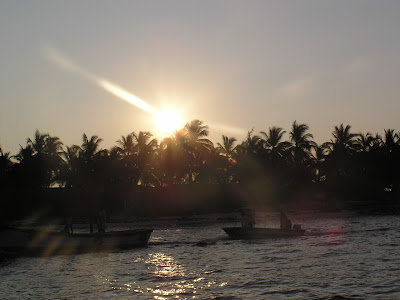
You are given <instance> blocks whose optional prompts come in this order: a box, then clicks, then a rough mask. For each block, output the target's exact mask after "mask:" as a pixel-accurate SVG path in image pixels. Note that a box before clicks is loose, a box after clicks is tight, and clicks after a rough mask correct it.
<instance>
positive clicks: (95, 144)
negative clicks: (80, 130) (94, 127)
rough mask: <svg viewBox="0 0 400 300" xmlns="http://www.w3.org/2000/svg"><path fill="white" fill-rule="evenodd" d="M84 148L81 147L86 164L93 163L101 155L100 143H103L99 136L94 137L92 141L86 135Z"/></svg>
mask: <svg viewBox="0 0 400 300" xmlns="http://www.w3.org/2000/svg"><path fill="white" fill-rule="evenodd" d="M82 140H83V143H82V146H81V150H80V151H81V156H82V158H83V159H84V161H85V162H86V163H89V162H93V161H94V160H95V158H96V156H98V155H99V153H100V152H101V151H102V150H99V147H100V143H101V142H102V141H103V140H102V139H100V138H99V137H98V136H97V135H93V136H92V137H91V138H90V139H89V138H88V137H87V135H86V134H85V133H84V134H83V136H82Z"/></svg>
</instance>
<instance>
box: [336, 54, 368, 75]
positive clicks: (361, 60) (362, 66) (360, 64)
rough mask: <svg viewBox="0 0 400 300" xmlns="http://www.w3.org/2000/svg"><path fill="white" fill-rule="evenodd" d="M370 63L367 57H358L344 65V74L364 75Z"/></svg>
mask: <svg viewBox="0 0 400 300" xmlns="http://www.w3.org/2000/svg"><path fill="white" fill-rule="evenodd" d="M369 65H370V61H369V60H368V59H367V58H365V57H361V56H360V57H357V58H355V59H353V60H351V61H349V62H348V63H345V64H344V65H343V68H342V69H343V72H345V73H348V74H355V73H362V72H364V71H366V69H367V68H368V66H369Z"/></svg>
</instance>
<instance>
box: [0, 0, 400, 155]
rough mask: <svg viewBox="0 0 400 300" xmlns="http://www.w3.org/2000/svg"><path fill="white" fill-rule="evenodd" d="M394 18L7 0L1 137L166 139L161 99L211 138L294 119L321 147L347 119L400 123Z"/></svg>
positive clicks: (0, 64) (281, 4) (302, 4)
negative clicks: (142, 134) (159, 115)
mask: <svg viewBox="0 0 400 300" xmlns="http://www.w3.org/2000/svg"><path fill="white" fill-rule="evenodd" d="M399 28H400V1H396V0H393V1H386V0H380V1H368V0H335V1H324V0H318V1H317V0H315V1H311V0H309V1H306V0H302V1H289V0H288V1H282V0H276V1H268V0H265V1H262V0H259V1H256V0H246V1H244V0H243V1H237V0H218V1H208V0H201V1H199V0H193V1H191V0H190V1H187V0H162V1H152V0H148V1H134V0H129V1H121V0H115V1H101V0H86V1H50V0H49V1H40V0H37V1H2V2H1V3H0V39H1V47H0V101H1V102H0V103H1V110H0V145H1V147H2V148H3V151H6V152H11V154H17V153H18V151H19V148H20V146H19V145H22V146H25V145H26V140H27V138H29V137H30V138H32V137H33V135H34V132H35V130H36V129H39V131H40V132H42V133H49V134H50V135H52V136H58V137H59V138H60V139H61V140H62V141H63V142H64V144H65V145H68V146H69V145H72V144H78V145H80V144H81V143H82V135H83V133H86V134H87V135H88V136H91V135H98V136H99V137H100V138H102V139H103V142H102V144H101V146H102V147H103V148H110V147H111V146H114V145H116V141H117V140H118V139H120V138H121V136H122V135H124V136H126V135H127V134H129V133H131V132H132V131H134V132H139V131H150V132H152V133H153V134H154V135H155V136H156V137H157V138H159V139H160V138H162V135H161V133H159V132H158V131H157V127H156V124H155V113H154V112H156V111H160V110H162V109H165V108H167V109H168V108H169V109H176V110H179V111H180V112H181V114H182V118H183V120H184V122H187V121H190V120H194V119H200V120H202V121H203V122H204V123H205V124H206V125H208V126H209V130H210V136H209V138H210V139H211V140H212V141H213V142H214V143H216V142H221V140H222V135H227V136H230V137H231V136H232V137H236V138H237V139H238V141H239V142H240V141H242V140H243V139H244V138H245V136H246V133H247V131H249V130H252V129H253V130H254V133H255V134H258V133H259V132H260V131H267V130H268V128H269V127H272V126H279V127H282V128H284V129H285V130H286V131H287V132H288V131H290V126H291V124H292V123H293V121H295V120H297V122H298V123H306V124H307V125H309V127H310V132H311V133H312V134H313V135H314V140H315V141H316V142H318V143H322V142H325V141H328V140H330V139H331V138H332V131H333V128H334V126H337V125H340V124H341V123H344V124H345V125H346V124H350V125H351V126H352V131H354V132H363V133H366V132H368V131H369V132H371V133H381V134H382V133H383V130H384V129H388V128H393V129H395V130H396V131H398V130H399V129H400V124H399V121H400V118H399V115H400V114H399V112H400V101H399V95H400V84H399V78H400V30H399ZM116 90H117V92H116ZM118 91H119V92H118ZM121 91H122V92H121ZM130 97H131V98H132V97H133V98H132V99H134V100H133V102H132V101H130V100H132V99H127V98H130ZM124 99H125V100H124ZM136 100H137V101H139V102H135V101H136ZM129 101H130V103H129ZM140 101H141V102H140ZM132 103H133V104H132ZM141 105H142V106H141ZM284 137H285V138H288V135H287V133H286V135H285V136H284Z"/></svg>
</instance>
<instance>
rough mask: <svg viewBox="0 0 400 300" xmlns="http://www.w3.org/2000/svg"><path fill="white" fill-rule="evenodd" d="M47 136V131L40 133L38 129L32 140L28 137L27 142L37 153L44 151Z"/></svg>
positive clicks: (40, 153)
mask: <svg viewBox="0 0 400 300" xmlns="http://www.w3.org/2000/svg"><path fill="white" fill-rule="evenodd" d="M48 137H49V134H48V133H45V134H41V133H40V132H39V130H36V131H35V137H34V139H33V140H31V139H30V138H28V140H27V144H28V145H31V146H32V149H33V150H34V151H35V152H36V153H37V154H39V155H42V154H44V153H46V144H47V138H48Z"/></svg>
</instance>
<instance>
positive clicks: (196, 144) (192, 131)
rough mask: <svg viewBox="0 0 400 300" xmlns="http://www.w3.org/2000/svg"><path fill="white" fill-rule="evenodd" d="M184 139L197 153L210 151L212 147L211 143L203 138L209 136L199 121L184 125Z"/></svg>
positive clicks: (206, 129) (204, 126) (205, 126)
mask: <svg viewBox="0 0 400 300" xmlns="http://www.w3.org/2000/svg"><path fill="white" fill-rule="evenodd" d="M184 129H185V132H186V137H187V139H188V142H189V144H190V146H191V147H192V148H193V149H194V150H197V151H199V152H202V151H210V150H211V149H212V148H213V147H214V145H213V143H212V142H211V141H210V140H209V139H207V138H205V137H207V136H208V134H209V130H208V126H207V125H204V124H203V122H202V121H200V120H193V121H191V122H190V123H186V125H185V127H184Z"/></svg>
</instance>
